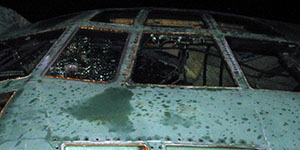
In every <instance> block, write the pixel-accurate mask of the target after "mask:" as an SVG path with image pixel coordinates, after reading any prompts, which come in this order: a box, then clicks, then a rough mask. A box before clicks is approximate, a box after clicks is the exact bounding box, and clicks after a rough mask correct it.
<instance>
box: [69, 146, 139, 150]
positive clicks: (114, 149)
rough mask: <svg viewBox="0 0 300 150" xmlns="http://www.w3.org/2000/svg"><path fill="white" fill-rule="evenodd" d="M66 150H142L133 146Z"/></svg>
mask: <svg viewBox="0 0 300 150" xmlns="http://www.w3.org/2000/svg"><path fill="white" fill-rule="evenodd" d="M64 150H140V148H139V147H133V146H66V147H65V149H64Z"/></svg>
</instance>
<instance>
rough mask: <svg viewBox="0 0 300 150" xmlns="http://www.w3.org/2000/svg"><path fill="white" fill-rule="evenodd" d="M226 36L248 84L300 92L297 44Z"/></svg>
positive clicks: (299, 65)
mask: <svg viewBox="0 0 300 150" xmlns="http://www.w3.org/2000/svg"><path fill="white" fill-rule="evenodd" d="M226 39H227V41H228V43H229V45H230V47H231V49H232V51H233V53H234V56H235V57H236V59H237V61H238V62H239V64H240V66H241V69H242V70H243V72H244V74H245V76H246V78H247V80H248V83H249V84H250V86H251V87H253V88H257V89H271V90H285V91H298V92H299V91H300V84H299V83H300V71H299V70H300V61H299V60H300V59H299V53H300V51H299V47H298V46H297V45H296V44H294V43H284V42H270V41H261V40H250V39H240V38H231V37H227V38H226Z"/></svg>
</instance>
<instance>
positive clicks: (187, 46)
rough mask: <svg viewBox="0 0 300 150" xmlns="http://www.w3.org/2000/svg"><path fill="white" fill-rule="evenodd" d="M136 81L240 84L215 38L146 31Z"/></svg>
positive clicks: (231, 85)
mask: <svg viewBox="0 0 300 150" xmlns="http://www.w3.org/2000/svg"><path fill="white" fill-rule="evenodd" d="M132 81H133V82H135V83H142V84H172V85H195V86H228V87H233V86H236V85H235V83H234V81H233V79H232V77H231V74H230V72H229V71H228V68H227V65H226V62H225V61H224V59H223V58H222V56H221V54H220V51H219V49H218V47H217V46H216V44H215V42H214V40H213V39H212V38H211V37H204V36H186V35H165V34H144V35H143V37H142V40H141V43H140V47H139V50H138V52H137V59H136V63H135V65H134V69H133V73H132Z"/></svg>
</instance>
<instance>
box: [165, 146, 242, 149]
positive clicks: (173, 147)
mask: <svg viewBox="0 0 300 150" xmlns="http://www.w3.org/2000/svg"><path fill="white" fill-rule="evenodd" d="M166 149H167V150H246V149H240V148H234V149H233V148H213V147H175V146H168V147H167V148H166Z"/></svg>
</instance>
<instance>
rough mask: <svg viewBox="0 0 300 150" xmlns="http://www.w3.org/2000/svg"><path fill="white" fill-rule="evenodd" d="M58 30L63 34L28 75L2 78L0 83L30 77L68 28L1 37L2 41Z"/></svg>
mask: <svg viewBox="0 0 300 150" xmlns="http://www.w3.org/2000/svg"><path fill="white" fill-rule="evenodd" d="M58 30H63V32H62V34H61V35H60V36H59V37H58V38H57V40H56V41H55V43H54V44H53V45H52V46H51V47H50V48H49V49H48V51H47V52H46V53H45V55H44V56H43V57H42V58H41V60H40V61H39V62H38V63H37V64H36V66H35V67H34V68H33V69H32V71H31V72H30V73H29V74H28V75H26V76H22V77H16V78H11V79H7V80H2V81H0V83H1V82H3V81H8V80H19V79H25V78H28V77H30V76H32V74H34V73H35V72H36V71H37V70H38V68H39V66H40V65H41V63H42V62H43V60H44V59H45V58H46V57H47V55H48V54H49V53H50V52H51V51H52V50H53V49H54V48H55V47H56V44H57V43H58V41H60V40H61V38H62V37H63V35H64V32H65V31H66V30H67V28H66V27H63V28H55V29H51V30H44V31H40V32H34V33H29V34H24V35H21V36H17V37H14V38H7V39H1V40H0V42H1V41H5V40H12V39H17V38H21V37H25V36H31V35H37V34H43V33H47V32H52V31H58Z"/></svg>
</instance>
